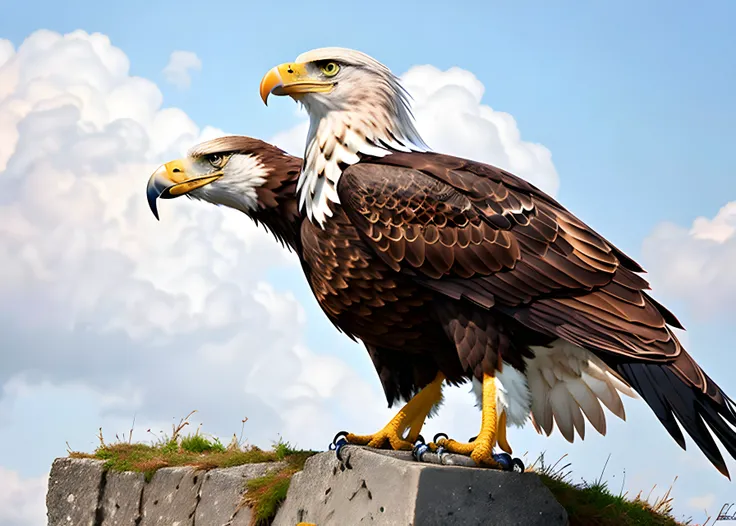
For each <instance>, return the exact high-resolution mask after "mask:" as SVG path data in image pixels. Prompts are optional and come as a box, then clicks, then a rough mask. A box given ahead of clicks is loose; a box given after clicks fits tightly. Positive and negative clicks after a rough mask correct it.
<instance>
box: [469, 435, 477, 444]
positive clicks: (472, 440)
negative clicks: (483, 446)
mask: <svg viewBox="0 0 736 526" xmlns="http://www.w3.org/2000/svg"><path fill="white" fill-rule="evenodd" d="M476 438H478V435H475V436H474V437H472V438H469V439H468V442H475V439H476Z"/></svg>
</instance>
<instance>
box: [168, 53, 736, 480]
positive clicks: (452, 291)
mask: <svg viewBox="0 0 736 526" xmlns="http://www.w3.org/2000/svg"><path fill="white" fill-rule="evenodd" d="M260 95H261V97H262V99H263V102H264V103H267V101H268V97H269V95H279V96H284V95H288V96H291V97H292V98H293V99H295V100H296V101H297V102H299V103H300V104H302V105H303V106H304V108H305V109H306V111H307V113H308V115H309V119H310V126H309V131H308V136H307V141H306V146H305V150H304V160H303V163H302V165H301V167H300V173H299V175H298V177H297V194H298V195H297V198H298V203H299V210H300V212H301V213H302V214H304V215H305V220H303V221H302V222H301V225H300V229H299V243H301V251H302V254H301V257H302V265H303V267H304V271H305V274H306V276H307V279H308V281H309V284H310V286H311V288H312V291H313V292H314V295H315V296H316V298H317V300H318V302H319V304H320V306H321V307H322V309H323V310H324V312H325V313H326V314H327V316H328V317H329V318H330V319H331V320H332V321H333V322H334V323H335V324H336V325H337V326H338V327H340V328H341V329H342V330H343V331H345V332H346V333H347V334H349V335H351V336H353V337H356V338H359V339H361V340H362V341H363V342H365V344H366V346H367V348H368V350H369V353H371V356H372V357H373V361H374V364H376V368H377V370H378V374H379V377H380V379H381V382H382V384H383V388H384V391H385V393H386V396H387V399H388V402H389V405H392V404H393V403H395V402H396V401H399V400H403V401H407V402H406V405H404V406H403V407H402V408H401V410H400V411H399V412H398V414H397V415H396V416H395V417H394V418H393V419H392V420H391V421H390V422H389V423H388V424H387V425H386V426H385V427H384V428H383V429H381V430H379V431H378V432H376V433H374V434H372V435H363V436H359V435H354V434H348V435H347V437H346V438H347V440H348V442H351V443H357V444H368V445H371V446H382V445H386V444H388V445H390V446H391V447H393V448H396V449H405V448H407V449H408V448H410V447H411V441H412V440H414V439H416V437H417V436H418V433H419V430H420V429H421V427H422V425H423V423H424V420H425V419H426V418H427V416H428V415H429V414H430V412H431V411H432V410H433V409H434V408H435V406H436V405H437V404H438V403H440V402H441V399H442V384H443V382H447V383H449V384H452V385H456V384H462V383H465V382H468V381H470V382H472V385H473V391H474V392H475V393H476V396H477V397H478V402H479V405H480V406H481V425H480V432H479V433H478V436H477V437H476V438H475V439H474V440H471V441H469V442H460V441H456V440H452V439H449V438H439V439H437V438H435V442H434V443H433V444H431V446H432V447H433V448H437V447H440V446H441V447H443V448H445V450H446V451H449V452H453V453H460V454H466V455H470V456H471V457H472V458H473V460H475V462H476V463H477V464H479V465H487V466H491V467H499V465H498V463H497V462H496V461H495V460H494V455H493V448H494V447H496V446H498V447H500V448H501V449H503V450H504V451H507V452H509V453H510V452H511V448H510V446H509V444H508V441H507V439H506V428H507V426H511V425H515V426H523V425H524V424H525V423H526V422H527V421H529V420H531V422H532V424H533V426H534V427H535V428H536V430H537V431H538V432H540V433H541V432H544V433H545V434H546V435H550V434H551V433H552V432H553V429H554V426H555V424H556V427H557V429H558V430H559V432H560V433H561V434H562V435H563V436H564V437H565V438H566V439H567V440H568V441H569V442H573V440H574V438H575V435H576V434H577V435H579V436H580V438H581V439H582V438H584V436H585V424H586V420H587V421H588V422H589V423H590V425H592V427H593V428H594V429H596V430H597V431H598V432H599V433H601V434H605V432H606V416H605V413H604V411H603V407H604V406H605V407H606V408H607V409H608V410H609V411H610V412H612V413H613V414H614V415H616V416H618V417H620V418H622V419H625V413H624V407H623V403H622V400H621V395H622V394H623V395H627V396H631V397H637V393H638V395H639V396H641V398H643V399H644V401H645V402H646V403H647V404H648V405H649V407H650V408H651V409H652V410H653V412H654V414H655V415H656V417H657V418H658V419H659V421H660V422H661V423H662V425H663V426H664V427H665V429H666V430H667V431H668V433H669V434H670V435H671V436H672V438H673V439H674V440H675V441H676V442H677V443H678V444H679V445H680V446H681V447H682V448H683V449H685V448H686V443H685V438H684V436H683V432H682V431H683V429H684V431H685V432H686V433H687V434H688V435H689V436H690V437H692V439H693V440H694V441H695V443H696V444H697V446H698V447H699V448H700V449H701V450H702V452H703V453H704V454H705V456H706V457H707V458H708V460H709V461H710V462H711V463H712V464H713V465H714V466H715V467H716V468H717V469H718V470H719V471H720V472H721V473H722V474H724V475H725V476H727V477H728V476H729V474H728V470H727V467H726V464H725V462H724V459H723V456H722V454H721V451H720V449H719V447H718V445H717V444H716V441H715V440H714V439H713V436H712V435H711V432H712V433H713V434H714V435H715V437H717V438H718V440H719V441H720V442H721V444H722V445H723V447H725V448H726V450H727V451H728V453H729V454H730V455H731V456H732V457H734V456H736V434H735V433H734V429H733V428H732V427H731V426H734V425H736V413H735V412H734V403H733V401H732V399H731V398H729V397H728V396H727V395H726V394H725V393H724V392H723V390H722V389H721V388H720V387H719V386H718V385H717V384H716V383H715V382H714V381H713V380H712V379H711V378H710V377H709V376H708V375H707V374H706V373H705V372H704V371H703V370H702V369H701V367H700V366H699V365H698V364H697V363H696V362H695V360H694V359H693V358H692V357H691V356H690V354H688V353H687V352H686V351H685V349H684V348H683V346H682V344H681V343H680V341H679V340H678V339H677V337H676V335H675V334H674V332H673V329H675V328H677V329H683V327H682V325H681V323H680V322H679V321H678V320H677V318H676V317H675V315H674V314H672V313H671V312H670V311H669V310H668V309H667V308H665V307H664V306H663V305H661V304H660V303H659V302H657V301H656V300H655V299H654V298H653V297H652V296H651V295H650V294H649V293H648V292H647V291H648V290H650V287H649V284H648V282H647V281H646V280H645V279H644V278H643V277H642V274H643V273H644V270H643V268H642V267H641V266H640V265H639V264H638V263H636V262H635V261H634V260H633V259H632V258H630V257H629V256H627V255H626V254H625V253H623V252H622V251H621V250H619V249H618V248H617V247H616V246H615V245H613V244H612V243H611V242H610V241H608V240H607V239H605V238H604V237H603V236H601V235H600V234H598V233H597V232H596V231H595V230H593V229H592V228H591V227H589V226H588V225H587V224H585V223H584V222H583V221H582V220H580V219H579V218H578V217H576V216H575V215H574V214H573V213H572V212H570V211H569V210H567V209H566V208H565V207H564V206H562V205H561V204H560V203H559V202H557V201H556V200H555V199H554V198H552V197H551V196H549V195H547V194H546V193H544V192H543V191H542V190H540V189H539V188H537V187H535V186H534V185H532V184H530V183H529V182H527V181H525V180H524V179H522V178H520V177H517V176H515V175H514V174H512V173H509V172H508V171H506V170H503V169H500V168H498V167H495V166H491V165H489V164H484V163H480V162H475V161H472V160H469V159H463V158H458V157H453V156H450V155H444V154H441V153H436V152H433V151H432V150H431V149H430V148H429V147H428V146H427V145H426V144H425V143H424V141H423V140H422V138H421V136H420V134H419V132H418V131H417V129H416V127H415V124H414V119H413V115H412V108H411V100H410V96H409V94H408V93H407V91H406V90H405V89H404V88H403V87H402V85H401V83H400V81H399V79H398V78H397V77H396V76H395V75H394V74H393V73H392V72H391V71H390V70H389V69H388V68H387V67H386V66H384V65H383V64H381V63H380V62H378V61H377V60H375V59H374V58H372V57H370V56H368V55H366V54H364V53H361V52H358V51H355V50H350V49H344V48H322V49H316V50H313V51H309V52H307V53H304V54H302V55H300V56H299V57H297V59H296V60H295V61H294V62H288V63H284V64H282V65H279V66H276V67H274V68H273V69H271V70H270V71H269V72H268V73H266V75H265V76H264V77H263V79H262V80H261V83H260ZM203 177H206V176H203ZM202 181H203V183H204V181H205V179H202ZM225 181H226V178H225V176H223V177H221V178H220V179H218V180H217V181H215V182H213V183H210V184H211V185H212V186H214V185H221V184H222V185H224V184H227V183H226V182H225ZM175 188H176V187H175ZM729 478H730V477H729Z"/></svg>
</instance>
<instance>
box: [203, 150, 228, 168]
mask: <svg viewBox="0 0 736 526" xmlns="http://www.w3.org/2000/svg"><path fill="white" fill-rule="evenodd" d="M225 160H226V159H225V156H224V155H222V154H221V153H213V154H210V155H208V156H207V161H208V162H209V163H210V164H211V165H212V166H214V167H215V168H222V167H223V166H224V165H225Z"/></svg>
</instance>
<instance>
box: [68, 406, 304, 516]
mask: <svg viewBox="0 0 736 526" xmlns="http://www.w3.org/2000/svg"><path fill="white" fill-rule="evenodd" d="M193 413H194V412H192V413H190V414H189V415H187V417H186V418H185V419H182V421H181V422H180V423H179V425H177V426H172V433H171V435H170V436H167V435H163V436H161V437H159V436H158V435H155V434H153V433H151V434H152V435H153V436H154V437H155V440H154V441H153V442H152V443H150V444H143V443H133V442H132V438H131V437H132V432H131V434H129V435H128V437H127V438H126V439H124V440H121V439H120V438H119V437H118V440H117V442H114V443H107V442H105V440H104V438H103V436H102V430H101V429H100V431H99V434H98V439H99V441H100V445H99V446H98V447H97V449H95V451H94V452H93V453H81V452H78V451H71V449H70V450H69V457H71V458H92V459H97V460H104V461H105V469H108V470H112V471H135V472H139V473H144V476H145V480H146V482H150V481H151V479H152V478H153V475H154V474H155V473H156V471H157V470H158V469H161V468H164V467H176V466H192V467H194V468H196V469H203V470H209V469H214V468H228V467H234V466H241V465H243V464H254V463H260V462H283V463H284V466H283V467H282V468H281V469H280V470H278V471H273V472H271V473H269V474H268V475H266V476H264V477H259V478H256V479H253V480H251V481H249V482H248V484H247V490H248V491H247V492H246V493H245V494H244V496H243V502H242V503H241V505H245V506H250V507H251V508H252V509H253V513H252V521H251V525H252V526H262V525H268V524H270V523H271V521H272V520H273V518H274V517H275V515H276V511H277V510H278V507H279V506H280V505H281V503H282V502H283V501H284V499H285V498H286V492H287V491H288V489H289V483H290V481H291V477H292V475H293V474H294V473H296V472H297V471H301V469H302V468H303V467H304V462H306V460H307V459H308V458H309V457H310V456H312V455H314V454H316V453H317V452H316V451H303V450H299V449H297V448H296V447H294V446H292V445H291V444H290V443H289V442H285V441H283V440H282V439H281V438H279V440H278V441H277V442H274V444H273V447H272V448H271V449H270V450H263V449H260V448H258V447H257V446H253V445H247V444H243V443H242V431H241V435H240V439H238V437H236V436H233V439H232V441H231V442H230V444H229V445H228V446H227V447H226V446H224V445H223V444H222V442H220V440H219V439H217V438H208V437H206V436H204V435H203V434H201V433H200V430H199V429H197V431H196V432H195V433H192V434H188V435H183V434H182V431H183V430H184V428H185V427H186V426H187V425H189V422H188V419H189V417H191V416H192V414H193ZM246 421H247V419H244V420H243V424H245V422H246ZM149 433H150V430H149Z"/></svg>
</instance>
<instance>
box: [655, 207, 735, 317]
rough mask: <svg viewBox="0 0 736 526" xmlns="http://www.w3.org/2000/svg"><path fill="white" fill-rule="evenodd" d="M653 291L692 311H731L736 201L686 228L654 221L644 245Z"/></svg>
mask: <svg viewBox="0 0 736 526" xmlns="http://www.w3.org/2000/svg"><path fill="white" fill-rule="evenodd" d="M643 255H644V262H645V263H646V265H647V270H649V271H650V273H651V276H652V278H651V279H652V282H653V284H654V287H655V290H657V291H661V292H662V293H664V294H666V295H668V296H670V297H672V298H676V299H680V300H683V301H686V302H687V304H688V305H689V306H690V307H691V309H692V311H693V313H694V315H695V316H698V317H702V318H707V317H709V316H712V315H714V314H717V313H719V312H720V313H722V312H728V313H733V312H734V307H733V306H734V305H736V273H734V271H733V269H734V268H736V202H731V203H728V204H727V205H725V206H724V207H723V208H721V210H720V211H719V212H718V213H717V214H716V216H715V217H713V218H712V219H709V218H705V217H699V218H697V219H695V221H694V222H693V224H692V225H691V226H690V228H684V227H681V226H678V225H675V224H672V223H662V224H660V225H658V226H657V227H656V228H655V229H654V231H653V232H652V233H651V235H650V236H649V237H647V238H646V239H645V241H644V245H643Z"/></svg>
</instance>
